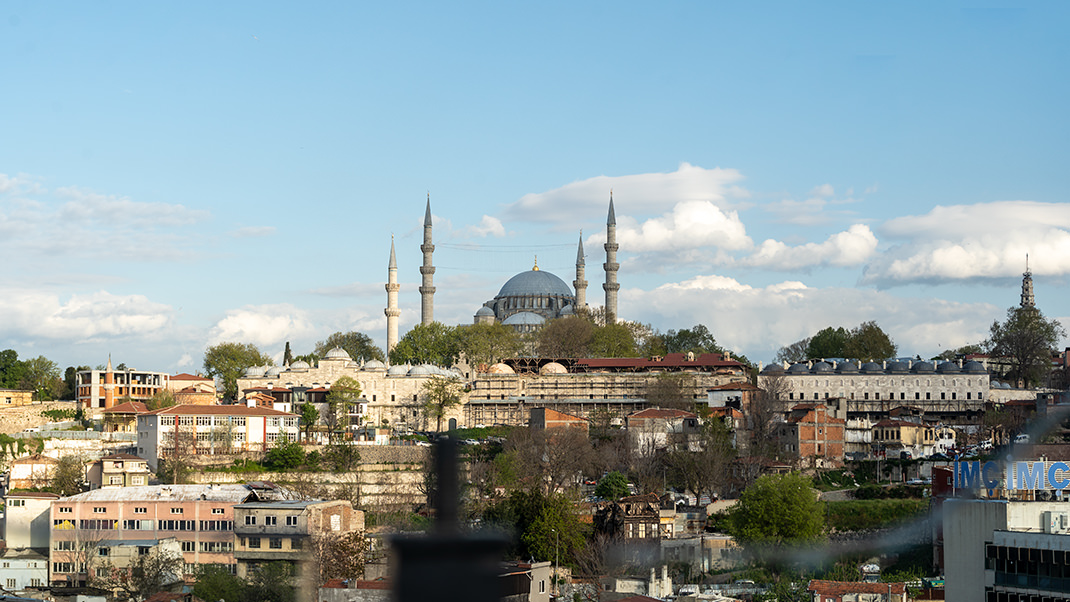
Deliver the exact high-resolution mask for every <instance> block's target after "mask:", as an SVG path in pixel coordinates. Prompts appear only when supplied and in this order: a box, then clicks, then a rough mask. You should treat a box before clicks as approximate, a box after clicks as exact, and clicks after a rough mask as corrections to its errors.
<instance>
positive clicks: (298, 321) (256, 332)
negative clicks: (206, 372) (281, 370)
mask: <svg viewBox="0 0 1070 602" xmlns="http://www.w3.org/2000/svg"><path fill="white" fill-rule="evenodd" d="M316 332H317V328H316V326H315V325H314V324H313V323H312V320H311V319H310V318H309V315H308V312H306V311H304V310H302V309H298V308H296V307H294V306H293V305H290V304H288V303H283V304H277V305H247V306H245V307H242V308H240V309H232V310H229V311H228V312H227V315H226V317H224V318H223V319H222V320H219V322H217V323H216V325H215V326H214V327H212V329H211V331H210V332H209V335H208V339H209V344H210V345H215V344H217V343H223V342H241V343H252V344H254V345H257V346H264V347H266V346H271V345H277V344H279V343H283V342H285V341H287V340H290V339H298V338H306V337H310V336H315V333H316Z"/></svg>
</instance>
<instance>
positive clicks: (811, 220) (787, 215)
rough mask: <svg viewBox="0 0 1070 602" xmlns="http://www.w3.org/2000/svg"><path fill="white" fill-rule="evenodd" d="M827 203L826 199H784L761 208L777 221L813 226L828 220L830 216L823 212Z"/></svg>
mask: <svg viewBox="0 0 1070 602" xmlns="http://www.w3.org/2000/svg"><path fill="white" fill-rule="evenodd" d="M828 204H829V201H828V200H826V199H820V198H809V199H806V200H805V201H796V200H793V199H784V200H782V201H776V202H772V203H766V204H764V205H762V210H763V211H765V212H767V213H772V214H775V215H776V216H777V221H779V222H782V223H785V224H796V225H799V226H813V225H815V224H823V223H826V222H828V221H829V219H830V216H829V215H828V214H826V213H825V212H824V210H825V207H826V206H827V205H828Z"/></svg>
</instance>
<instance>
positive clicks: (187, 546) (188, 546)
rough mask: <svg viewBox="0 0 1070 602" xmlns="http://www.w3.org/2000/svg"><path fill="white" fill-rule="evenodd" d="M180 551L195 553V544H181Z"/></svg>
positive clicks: (192, 542)
mask: <svg viewBox="0 0 1070 602" xmlns="http://www.w3.org/2000/svg"><path fill="white" fill-rule="evenodd" d="M182 551H183V552H195V551H197V542H195V541H184V542H182Z"/></svg>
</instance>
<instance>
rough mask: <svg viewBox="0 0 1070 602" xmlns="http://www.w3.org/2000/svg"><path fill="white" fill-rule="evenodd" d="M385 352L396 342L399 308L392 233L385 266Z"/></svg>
mask: <svg viewBox="0 0 1070 602" xmlns="http://www.w3.org/2000/svg"><path fill="white" fill-rule="evenodd" d="M386 274H387V279H386V309H385V310H383V313H385V314H386V352H387V354H388V355H389V353H390V352H391V351H393V350H394V346H395V345H397V344H398V318H399V317H400V316H401V310H400V309H399V308H398V290H399V289H401V285H400V284H398V259H397V255H395V254H394V235H393V234H391V235H390V264H389V265H388V266H387V268H386Z"/></svg>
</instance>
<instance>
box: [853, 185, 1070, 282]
mask: <svg viewBox="0 0 1070 602" xmlns="http://www.w3.org/2000/svg"><path fill="white" fill-rule="evenodd" d="M878 232H879V233H880V234H881V236H882V238H883V239H891V240H899V241H901V243H900V244H897V245H896V246H894V247H893V248H891V249H889V250H888V251H887V252H885V253H883V254H882V255H880V256H879V257H877V258H876V259H875V260H874V261H873V262H872V263H870V264H869V265H867V266H866V269H865V273H864V276H863V282H865V283H869V284H876V285H878V286H894V285H897V284H905V283H910V282H941V281H947V280H971V279H988V278H1009V277H1017V276H1019V275H1020V274H1021V273H1022V272H1023V271H1024V269H1025V257H1026V254H1027V253H1028V254H1029V267H1030V268H1031V269H1032V271H1033V273H1034V274H1037V275H1047V276H1055V275H1059V276H1061V275H1066V274H1070V205H1068V204H1064V203H1039V202H1034V201H1000V202H994V203H978V204H975V205H954V206H948V207H944V206H937V207H935V208H933V209H932V210H931V211H929V212H928V213H926V214H923V215H915V216H906V217H900V218H896V219H892V220H889V221H888V222H886V223H885V224H884V225H882V226H881V227H879V228H878Z"/></svg>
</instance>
